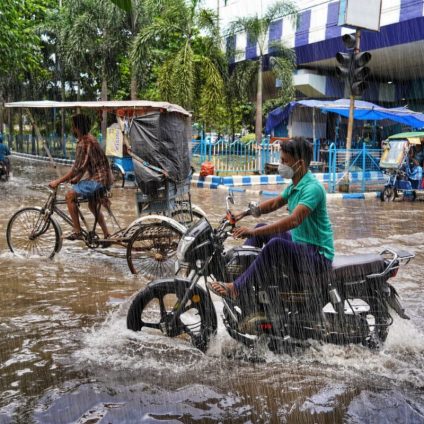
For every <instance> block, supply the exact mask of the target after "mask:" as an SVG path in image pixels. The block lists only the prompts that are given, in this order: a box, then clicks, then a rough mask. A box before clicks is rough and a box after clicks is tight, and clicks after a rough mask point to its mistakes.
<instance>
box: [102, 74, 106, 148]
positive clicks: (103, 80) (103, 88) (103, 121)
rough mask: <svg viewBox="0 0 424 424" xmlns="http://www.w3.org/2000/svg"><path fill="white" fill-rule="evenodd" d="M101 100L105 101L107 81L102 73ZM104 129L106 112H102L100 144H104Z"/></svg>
mask: <svg viewBox="0 0 424 424" xmlns="http://www.w3.org/2000/svg"><path fill="white" fill-rule="evenodd" d="M102 100H103V101H107V79H106V75H105V73H103V79H102ZM106 129H107V112H106V110H103V112H102V142H103V143H105V142H106Z"/></svg>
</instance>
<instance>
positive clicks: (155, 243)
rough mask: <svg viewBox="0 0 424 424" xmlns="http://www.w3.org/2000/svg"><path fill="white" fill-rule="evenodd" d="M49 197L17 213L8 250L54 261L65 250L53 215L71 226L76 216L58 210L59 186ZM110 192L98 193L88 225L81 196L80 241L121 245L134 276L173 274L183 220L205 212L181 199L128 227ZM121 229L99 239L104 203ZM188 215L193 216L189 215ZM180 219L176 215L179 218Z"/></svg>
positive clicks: (92, 245)
mask: <svg viewBox="0 0 424 424" xmlns="http://www.w3.org/2000/svg"><path fill="white" fill-rule="evenodd" d="M49 191H50V195H49V197H48V199H47V201H46V203H45V204H44V206H43V207H36V206H32V207H26V208H23V209H20V210H19V211H17V212H16V213H15V214H14V215H13V216H12V217H11V218H10V220H9V222H8V225H7V230H6V239H7V244H8V246H9V249H10V250H11V251H12V252H13V253H15V254H17V255H19V256H22V257H25V258H28V257H33V256H36V257H45V258H50V259H52V258H53V257H54V256H55V254H57V253H58V252H59V251H60V250H61V248H62V241H63V237H62V229H61V226H60V224H59V223H58V221H57V220H56V219H55V216H54V215H57V216H59V217H60V218H61V219H62V220H63V221H64V222H65V223H66V224H67V225H69V226H71V228H72V219H71V217H70V216H69V214H68V213H67V212H65V211H64V210H62V209H61V208H60V206H61V205H65V204H66V200H65V199H58V198H57V192H58V189H57V188H56V189H54V190H53V189H49ZM109 197H110V194H109V193H108V192H103V193H99V197H98V202H97V204H98V210H96V214H95V219H94V223H93V224H92V225H91V226H90V225H89V223H88V221H87V220H86V218H85V217H84V214H83V212H82V211H81V208H80V206H81V204H83V203H87V202H88V201H87V200H83V199H78V200H77V208H78V215H79V217H80V221H81V223H82V227H81V234H82V241H83V242H84V243H85V244H86V246H87V247H89V248H91V249H96V248H98V247H109V246H110V245H118V246H121V247H124V248H126V254H125V257H126V260H127V263H128V267H129V268H130V270H131V272H132V273H133V274H142V275H145V276H149V277H161V276H165V275H170V274H172V273H173V271H174V263H175V259H176V249H177V246H178V242H179V240H180V238H181V236H182V235H183V234H184V233H185V231H186V226H185V225H183V223H181V222H178V219H179V220H180V221H184V224H186V225H187V224H189V222H187V221H190V222H192V221H193V220H194V219H199V218H201V217H203V216H204V213H203V211H201V210H200V209H199V208H197V207H195V206H194V205H193V210H192V207H191V204H190V205H189V204H188V203H185V202H179V204H178V205H179V206H177V207H176V208H175V209H174V210H173V211H171V213H170V214H169V215H170V216H165V215H147V216H143V217H141V218H138V219H136V220H135V221H133V222H132V223H131V224H130V225H129V226H128V227H126V228H121V227H120V225H119V223H118V222H117V220H116V218H115V216H114V215H113V213H112V210H111V208H110V202H109V201H108V198H109ZM102 206H103V207H104V208H105V209H106V211H107V214H108V216H109V217H110V219H111V220H112V221H113V223H114V224H115V225H116V227H117V228H118V230H117V231H115V232H114V233H112V234H111V236H110V237H109V238H107V239H103V238H100V237H99V235H98V234H97V232H96V228H97V223H98V220H97V216H98V213H99V211H100V208H101V207H102ZM188 217H191V219H189V218H188ZM175 218H176V219H175Z"/></svg>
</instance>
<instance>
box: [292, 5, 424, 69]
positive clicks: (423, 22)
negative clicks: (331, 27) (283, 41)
mask: <svg viewBox="0 0 424 424" xmlns="http://www.w3.org/2000/svg"><path fill="white" fill-rule="evenodd" d="M421 6H422V3H421ZM363 33H364V34H365V35H364V36H363V37H362V38H361V50H374V49H381V48H385V47H391V46H396V45H398V44H406V43H412V42H414V41H420V40H423V39H424V17H423V16H421V17H419V18H414V19H410V20H408V27H407V30H406V29H405V24H404V23H403V22H398V23H395V24H391V25H386V26H384V27H381V30H380V32H372V31H366V30H363ZM296 39H297V36H296ZM340 50H344V46H343V43H342V40H341V37H337V38H331V39H329V40H324V41H319V42H317V43H313V44H309V45H300V44H298V43H296V58H297V63H298V64H302V63H310V62H317V61H320V60H324V59H329V58H333V57H334V55H335V54H336V53H337V52H338V51H340Z"/></svg>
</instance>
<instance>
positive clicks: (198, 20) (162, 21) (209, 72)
mask: <svg viewBox="0 0 424 424" xmlns="http://www.w3.org/2000/svg"><path fill="white" fill-rule="evenodd" d="M146 5H147V10H148V13H149V16H150V23H149V24H148V25H147V26H146V27H145V28H143V29H142V30H141V31H140V33H139V34H138V35H137V36H136V38H135V40H134V45H133V49H132V62H133V66H135V67H138V68H139V67H140V66H141V67H142V70H144V72H146V69H150V70H151V71H154V72H157V81H158V87H159V91H160V95H161V97H162V99H163V100H167V101H170V102H174V103H178V104H181V105H182V106H183V107H185V108H187V109H189V110H192V111H193V112H194V114H195V116H196V117H199V116H200V117H203V118H207V119H208V120H209V122H213V121H216V118H217V117H218V116H219V115H220V114H222V108H223V107H224V103H223V99H224V92H223V87H224V85H223V79H222V69H223V68H224V67H225V66H224V62H225V57H224V55H223V52H222V51H221V49H220V38H219V33H218V27H217V18H216V14H215V12H213V11H211V10H206V9H202V8H201V7H200V1H199V0H187V1H184V0H162V1H160V2H154V1H149V0H147V2H146ZM140 71H141V70H140V69H139V72H140Z"/></svg>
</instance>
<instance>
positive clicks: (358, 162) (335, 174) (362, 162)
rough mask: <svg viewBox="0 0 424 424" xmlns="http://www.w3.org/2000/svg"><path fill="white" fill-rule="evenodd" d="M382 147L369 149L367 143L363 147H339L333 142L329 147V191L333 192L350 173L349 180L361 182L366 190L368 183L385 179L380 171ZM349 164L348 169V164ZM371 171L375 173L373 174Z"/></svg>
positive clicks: (362, 187)
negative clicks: (347, 148)
mask: <svg viewBox="0 0 424 424" xmlns="http://www.w3.org/2000/svg"><path fill="white" fill-rule="evenodd" d="M380 157H381V149H369V148H367V146H366V144H365V143H364V144H363V145H362V148H361V149H349V150H346V149H337V147H336V145H335V144H334V143H333V144H331V146H330V148H329V149H328V174H329V175H328V177H329V178H328V191H329V192H330V193H333V192H335V191H336V188H337V186H338V185H339V184H340V183H341V182H342V181H343V180H344V179H345V177H346V176H347V175H348V174H349V180H351V181H353V182H355V183H357V184H360V186H361V190H362V191H363V192H364V191H365V190H366V188H367V185H368V184H370V183H376V182H377V181H379V179H380V177H381V179H384V177H383V175H382V174H381V173H380ZM347 163H348V164H349V166H348V169H346V164H347ZM371 173H375V175H372V174H371Z"/></svg>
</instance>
